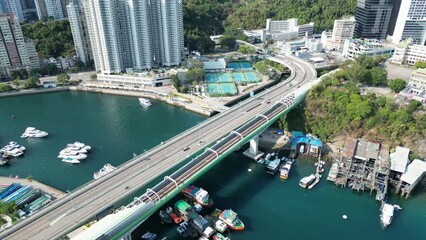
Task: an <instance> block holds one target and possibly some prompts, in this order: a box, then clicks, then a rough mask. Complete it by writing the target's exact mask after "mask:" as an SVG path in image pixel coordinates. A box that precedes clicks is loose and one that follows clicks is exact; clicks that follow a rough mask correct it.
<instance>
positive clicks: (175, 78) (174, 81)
mask: <svg viewBox="0 0 426 240" xmlns="http://www.w3.org/2000/svg"><path fill="white" fill-rule="evenodd" d="M170 79H171V80H172V84H173V87H174V88H176V90H177V91H179V87H180V81H179V78H178V76H177V75H176V74H173V75H171V76H170Z"/></svg>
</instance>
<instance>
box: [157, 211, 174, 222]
mask: <svg viewBox="0 0 426 240" xmlns="http://www.w3.org/2000/svg"><path fill="white" fill-rule="evenodd" d="M158 216H159V217H160V219H161V221H163V222H165V223H172V219H171V218H170V215H169V214H167V213H166V212H164V211H163V210H160V212H159V213H158Z"/></svg>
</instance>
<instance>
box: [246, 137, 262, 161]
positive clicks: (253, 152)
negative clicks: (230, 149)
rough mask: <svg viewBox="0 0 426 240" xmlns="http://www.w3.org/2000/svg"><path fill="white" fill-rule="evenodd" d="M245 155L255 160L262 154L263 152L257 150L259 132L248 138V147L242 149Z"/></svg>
mask: <svg viewBox="0 0 426 240" xmlns="http://www.w3.org/2000/svg"><path fill="white" fill-rule="evenodd" d="M243 154H244V155H245V156H246V157H249V158H251V159H253V160H255V161H257V160H259V158H261V157H262V156H263V154H264V153H263V152H261V151H259V134H257V135H256V136H254V137H253V138H252V139H251V140H250V146H249V149H247V150H246V151H244V153H243Z"/></svg>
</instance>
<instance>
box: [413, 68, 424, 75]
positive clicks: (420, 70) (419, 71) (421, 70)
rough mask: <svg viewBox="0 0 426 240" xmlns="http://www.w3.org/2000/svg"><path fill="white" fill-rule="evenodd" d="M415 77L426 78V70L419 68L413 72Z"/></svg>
mask: <svg viewBox="0 0 426 240" xmlns="http://www.w3.org/2000/svg"><path fill="white" fill-rule="evenodd" d="M413 75H417V76H422V77H426V68H419V69H417V70H416V71H414V72H413Z"/></svg>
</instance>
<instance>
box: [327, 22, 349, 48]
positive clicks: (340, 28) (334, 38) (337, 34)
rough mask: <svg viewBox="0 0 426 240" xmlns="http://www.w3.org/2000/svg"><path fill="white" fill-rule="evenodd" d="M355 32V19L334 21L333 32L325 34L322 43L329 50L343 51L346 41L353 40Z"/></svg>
mask: <svg viewBox="0 0 426 240" xmlns="http://www.w3.org/2000/svg"><path fill="white" fill-rule="evenodd" d="M354 31H355V18H354V17H350V18H344V19H339V20H335V21H334V26H333V32H331V33H330V34H327V32H323V34H322V36H321V41H322V43H323V44H324V47H325V48H327V49H329V50H342V49H343V45H344V44H345V41H346V39H348V38H352V37H353V35H354Z"/></svg>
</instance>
